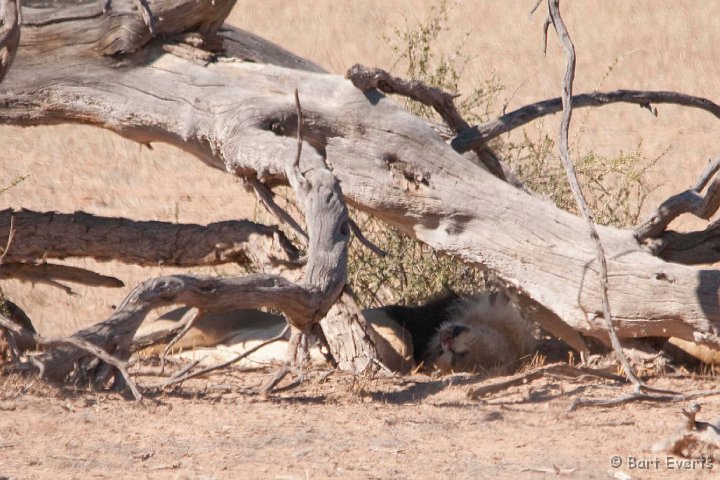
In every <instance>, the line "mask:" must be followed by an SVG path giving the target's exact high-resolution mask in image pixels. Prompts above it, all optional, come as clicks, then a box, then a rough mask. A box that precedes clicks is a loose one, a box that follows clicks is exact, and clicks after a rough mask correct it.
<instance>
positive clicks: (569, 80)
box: [548, 0, 644, 386]
mask: <svg viewBox="0 0 720 480" xmlns="http://www.w3.org/2000/svg"><path fill="white" fill-rule="evenodd" d="M548 8H549V14H550V18H551V20H552V24H553V26H554V27H555V32H556V33H557V35H558V38H559V39H560V43H561V44H562V46H563V50H564V51H565V56H566V57H567V67H566V70H565V78H564V79H563V82H562V90H563V91H562V103H563V113H562V121H561V123H560V142H559V143H560V158H561V159H562V162H563V165H564V166H565V170H566V172H567V176H568V181H569V182H570V188H571V189H572V191H573V194H574V195H575V200H576V201H577V204H578V208H579V209H580V211H581V212H582V215H583V218H585V222H586V223H587V225H588V229H589V230H590V237H591V238H592V240H593V242H594V243H595V246H596V253H597V261H598V263H599V264H600V296H601V299H602V309H603V318H604V319H605V324H606V326H607V330H608V334H609V335H610V343H611V344H612V347H613V349H614V350H615V355H616V356H617V359H618V361H619V362H620V364H621V365H622V367H623V369H624V370H625V375H627V377H628V379H629V380H630V381H631V382H632V383H634V384H635V385H638V386H642V385H644V384H643V382H642V381H641V380H640V379H639V378H638V377H637V376H636V375H635V372H634V371H633V369H632V366H631V365H630V362H629V361H628V359H627V358H626V357H625V354H624V353H623V350H622V345H621V344H620V340H619V339H618V336H617V333H616V332H615V327H614V325H613V322H612V315H611V312H610V301H609V299H608V268H607V259H606V258H605V250H604V248H603V245H602V242H601V241H600V236H599V235H598V232H597V229H596V228H595V223H594V221H593V218H592V215H591V214H590V210H589V208H588V206H587V202H586V201H585V197H584V196H583V193H582V189H581V188H580V184H579V182H578V179H577V175H576V174H575V167H574V166H573V163H572V161H571V160H570V151H569V149H568V131H569V129H570V120H571V118H572V108H573V107H572V85H573V80H574V78H575V46H574V45H573V43H572V40H571V38H570V33H569V32H568V30H567V28H566V27H565V23H564V22H563V20H562V17H561V16H560V0H548Z"/></svg>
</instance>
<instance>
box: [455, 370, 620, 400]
mask: <svg viewBox="0 0 720 480" xmlns="http://www.w3.org/2000/svg"><path fill="white" fill-rule="evenodd" d="M550 374H554V375H562V376H568V377H579V376H582V375H591V376H594V377H599V378H603V379H606V380H613V381H616V382H625V381H626V379H625V378H624V377H621V376H619V375H613V374H612V373H608V372H604V371H602V370H595V369H592V368H587V367H573V366H571V365H568V364H567V363H563V362H558V363H552V364H550V365H544V366H542V367H539V368H536V369H534V370H530V371H527V372H521V373H517V374H515V375H512V376H509V377H504V378H496V379H493V380H491V381H489V382H487V383H486V384H484V385H480V386H479V387H474V388H471V389H470V390H468V393H467V395H468V398H471V399H473V400H477V399H478V398H480V397H484V396H486V395H490V394H493V393H497V392H500V391H503V390H507V389H508V388H510V387H513V386H516V385H523V384H525V383H527V382H530V381H532V380H536V379H538V378H541V377H544V376H545V375H550Z"/></svg>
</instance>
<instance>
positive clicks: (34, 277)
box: [0, 263, 125, 294]
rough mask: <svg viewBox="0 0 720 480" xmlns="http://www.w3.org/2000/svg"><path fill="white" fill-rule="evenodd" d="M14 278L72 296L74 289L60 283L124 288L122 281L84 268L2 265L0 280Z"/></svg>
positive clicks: (20, 264)
mask: <svg viewBox="0 0 720 480" xmlns="http://www.w3.org/2000/svg"><path fill="white" fill-rule="evenodd" d="M8 278H14V279H17V280H21V281H24V282H33V283H46V284H48V285H52V286H54V287H58V288H61V289H63V290H65V291H66V292H67V293H68V294H72V293H73V292H72V289H70V288H69V287H67V286H65V285H63V284H61V283H59V281H63V282H73V283H79V284H81V285H90V286H92V287H109V288H119V287H124V286H125V284H124V283H123V282H122V280H120V279H118V278H115V277H111V276H108V275H101V274H99V273H96V272H93V271H91V270H86V269H84V268H79V267H72V266H69V265H57V264H54V263H40V264H35V263H4V264H2V265H0V279H8Z"/></svg>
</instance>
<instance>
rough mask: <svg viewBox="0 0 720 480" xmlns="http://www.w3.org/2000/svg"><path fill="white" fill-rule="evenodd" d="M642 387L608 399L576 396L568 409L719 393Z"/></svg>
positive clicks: (716, 391) (686, 398) (714, 391)
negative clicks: (681, 391) (679, 391)
mask: <svg viewBox="0 0 720 480" xmlns="http://www.w3.org/2000/svg"><path fill="white" fill-rule="evenodd" d="M643 389H645V390H648V388H647V387H646V386H643V387H641V386H639V385H636V386H635V387H634V388H633V391H632V392H630V393H628V394H625V395H622V396H620V397H615V398H610V399H605V398H604V399H594V398H578V399H575V400H574V401H573V402H572V404H570V407H569V408H568V410H570V411H573V410H575V409H577V408H580V407H614V406H617V405H623V404H626V403H631V402H660V403H665V402H667V403H671V402H684V401H687V400H693V399H696V398H702V397H711V396H715V395H720V389H716V390H699V391H697V392H690V393H677V392H671V391H666V390H660V389H651V391H643ZM663 392H664V393H663Z"/></svg>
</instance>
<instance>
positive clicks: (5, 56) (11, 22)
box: [0, 0, 20, 82]
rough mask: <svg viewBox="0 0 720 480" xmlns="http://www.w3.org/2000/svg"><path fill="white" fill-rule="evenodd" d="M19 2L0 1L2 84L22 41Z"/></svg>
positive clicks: (10, 0)
mask: <svg viewBox="0 0 720 480" xmlns="http://www.w3.org/2000/svg"><path fill="white" fill-rule="evenodd" d="M18 8H19V7H18V2H17V0H0V82H2V79H3V78H4V77H5V74H6V73H7V71H8V69H9V68H10V65H12V62H13V59H14V58H15V51H16V50H17V47H18V43H19V41H20V18H19V12H18Z"/></svg>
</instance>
